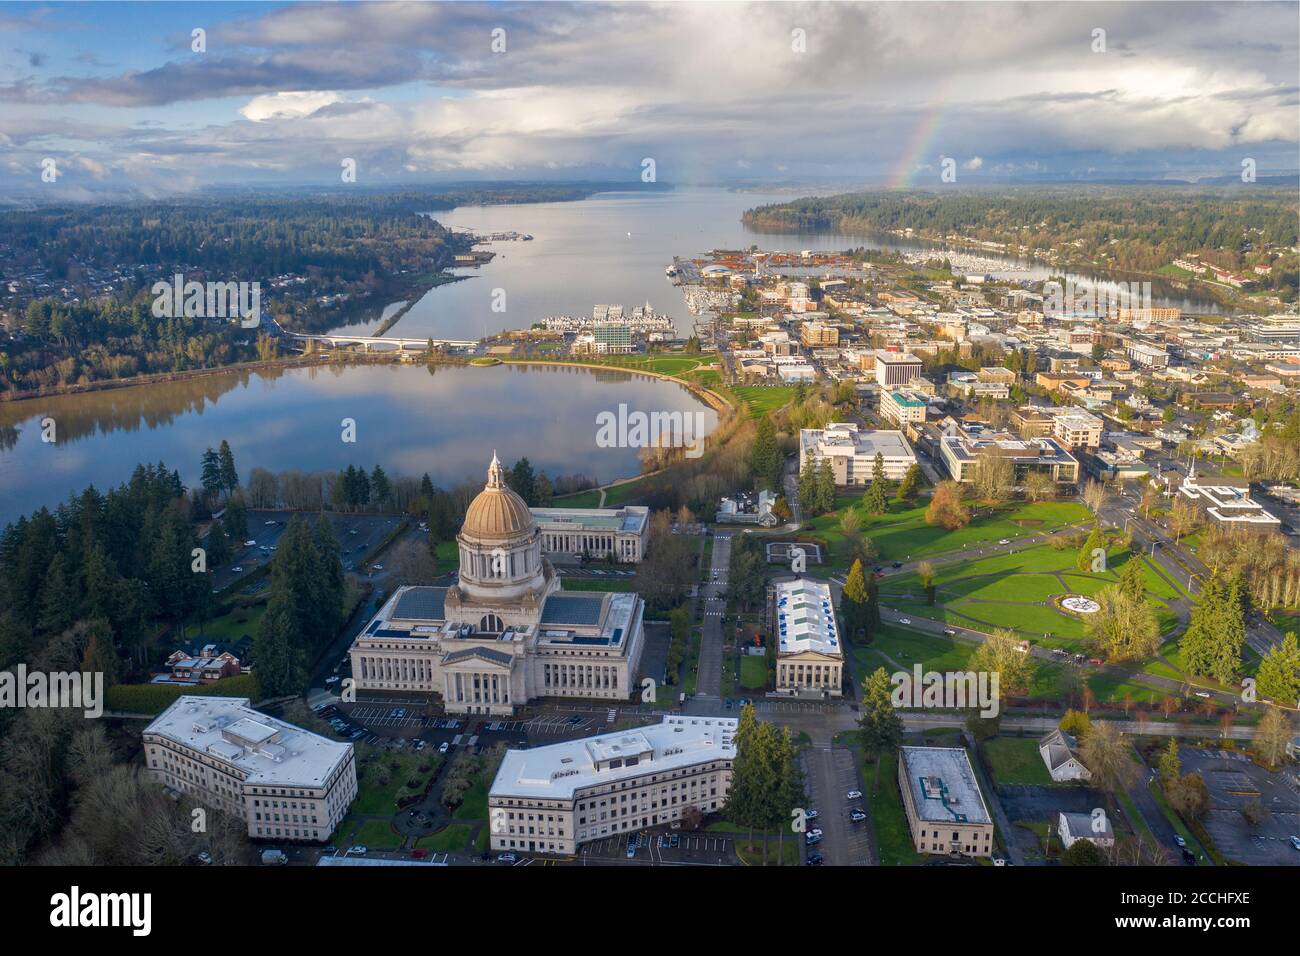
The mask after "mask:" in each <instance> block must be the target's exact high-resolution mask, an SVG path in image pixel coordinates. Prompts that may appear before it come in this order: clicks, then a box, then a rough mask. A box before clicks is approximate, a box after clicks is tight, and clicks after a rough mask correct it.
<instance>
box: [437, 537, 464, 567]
mask: <svg viewBox="0 0 1300 956" xmlns="http://www.w3.org/2000/svg"><path fill="white" fill-rule="evenodd" d="M433 556H434V558H435V559H436V560H437V562H438V569H439V570H441V571H450V570H451V569H452V568H455V567H457V566H458V565H459V564H460V545H458V544H457V543H456V539H455V538H451V539H449V540H447V541H439V542H438V546H437V547H436V548H434V552H433Z"/></svg>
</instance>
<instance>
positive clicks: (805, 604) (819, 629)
mask: <svg viewBox="0 0 1300 956" xmlns="http://www.w3.org/2000/svg"><path fill="white" fill-rule="evenodd" d="M776 621H777V634H778V639H779V643H778V644H777V651H778V652H779V653H781V654H799V653H803V652H804V651H815V652H816V653H818V654H829V655H831V656H833V657H842V656H843V654H844V652H843V648H842V647H841V646H840V634H839V628H838V627H837V626H836V623H835V602H834V601H833V600H832V598H831V589H830V585H828V584H826V583H825V582H824V581H817V580H814V579H813V578H797V579H795V580H794V581H782V582H781V583H779V584H778V585H777V586H776Z"/></svg>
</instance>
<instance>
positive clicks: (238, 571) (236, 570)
mask: <svg viewBox="0 0 1300 956" xmlns="http://www.w3.org/2000/svg"><path fill="white" fill-rule="evenodd" d="M230 570H232V571H234V572H235V573H236V574H243V573H244V569H243V568H241V567H240V566H239V565H235V566H234V567H233V568H231V569H230Z"/></svg>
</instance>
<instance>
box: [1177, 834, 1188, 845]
mask: <svg viewBox="0 0 1300 956" xmlns="http://www.w3.org/2000/svg"><path fill="white" fill-rule="evenodd" d="M1174 842H1175V843H1177V844H1178V845H1179V846H1180V847H1185V846H1187V841H1186V840H1184V839H1183V838H1182V837H1181V836H1179V835H1178V834H1177V833H1175V834H1174Z"/></svg>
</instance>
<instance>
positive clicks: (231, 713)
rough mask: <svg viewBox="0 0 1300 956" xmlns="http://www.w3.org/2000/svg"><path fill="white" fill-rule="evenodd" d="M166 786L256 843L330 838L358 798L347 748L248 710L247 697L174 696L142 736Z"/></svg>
mask: <svg viewBox="0 0 1300 956" xmlns="http://www.w3.org/2000/svg"><path fill="white" fill-rule="evenodd" d="M143 743H144V756H145V765H146V766H147V767H148V769H149V772H150V773H151V774H153V775H154V777H156V778H157V779H158V781H159V782H160V783H161V784H162V785H163V786H165V787H170V788H171V789H172V790H175V791H176V792H178V793H184V794H188V795H190V796H192V797H193V798H194V799H195V800H197V801H198V802H199V803H202V804H204V805H205V806H208V807H212V808H214V809H216V810H220V811H222V812H223V813H227V814H229V815H231V816H234V817H238V818H239V819H241V820H243V821H244V822H245V823H246V824H247V825H248V835H249V836H250V837H252V838H253V839H257V840H296V841H309V842H314V843H323V842H324V841H326V840H328V839H329V837H330V834H332V833H333V832H334V828H335V827H336V826H338V824H339V821H341V820H342V819H343V817H344V816H346V815H347V812H348V807H349V806H351V805H352V801H353V800H355V799H356V796H357V767H356V761H355V759H354V757H353V752H352V745H351V744H348V743H340V742H337V741H333V740H328V739H326V738H324V737H321V736H319V735H318V734H313V733H311V732H310V731H307V730H303V729H302V728H301V727H295V726H293V725H292V724H287V723H285V722H284V721H282V720H276V719H275V718H274V717H268V716H267V715H265V714H263V713H260V712H259V711H256V710H253V708H252V707H250V706H249V702H248V698H246V697H207V696H197V695H195V696H185V697H179V698H177V699H176V701H175V702H174V703H173V704H172V705H171V706H170V707H168V708H167V709H166V710H165V711H163V712H162V713H161V714H159V715H158V717H157V718H155V719H154V721H153V723H151V724H150V725H149V726H148V727H146V728H145V730H144V734H143Z"/></svg>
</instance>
